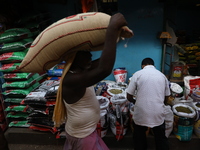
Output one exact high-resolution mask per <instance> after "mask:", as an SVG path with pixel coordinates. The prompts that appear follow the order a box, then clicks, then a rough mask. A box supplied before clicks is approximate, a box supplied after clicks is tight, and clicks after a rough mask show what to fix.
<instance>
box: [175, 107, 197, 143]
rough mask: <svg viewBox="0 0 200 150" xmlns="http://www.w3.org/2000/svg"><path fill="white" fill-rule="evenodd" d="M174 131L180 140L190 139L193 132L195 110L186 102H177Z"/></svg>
mask: <svg viewBox="0 0 200 150" xmlns="http://www.w3.org/2000/svg"><path fill="white" fill-rule="evenodd" d="M172 110H173V113H174V127H173V133H174V134H175V136H176V137H177V138H178V139H179V140H180V141H190V140H191V138H192V133H193V126H194V120H195V116H196V112H195V110H194V109H193V108H192V107H190V106H188V105H185V104H175V105H174V106H173V107H172Z"/></svg>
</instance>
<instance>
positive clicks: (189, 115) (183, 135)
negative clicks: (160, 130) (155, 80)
mask: <svg viewBox="0 0 200 150" xmlns="http://www.w3.org/2000/svg"><path fill="white" fill-rule="evenodd" d="M195 78H196V77H195ZM191 79H192V80H191ZM193 79H194V78H191V76H186V77H184V87H181V86H180V85H179V84H177V83H171V84H170V89H171V96H170V101H168V103H169V105H171V108H172V111H173V115H174V120H173V133H174V135H175V136H176V137H177V138H178V139H179V140H180V141H190V140H191V138H192V134H193V131H194V124H195V122H196V121H197V120H198V117H197V116H198V115H197V114H196V109H195V107H194V104H195V101H196V100H195V99H194V98H192V97H191V95H193V94H192V93H193V92H194V91H195V89H196V87H197V86H198V84H199V83H198V80H199V79H200V78H199V79H197V82H196V81H195V80H193ZM183 89H184V90H183Z"/></svg>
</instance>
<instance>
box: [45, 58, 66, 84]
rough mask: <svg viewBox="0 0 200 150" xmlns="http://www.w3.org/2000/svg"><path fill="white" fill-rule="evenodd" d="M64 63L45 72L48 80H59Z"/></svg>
mask: <svg viewBox="0 0 200 150" xmlns="http://www.w3.org/2000/svg"><path fill="white" fill-rule="evenodd" d="M64 65H65V62H64V61H63V62H61V63H59V64H57V65H55V66H54V67H52V68H51V69H49V70H47V75H48V78H47V79H48V80H60V78H61V76H62V73H63V69H64Z"/></svg>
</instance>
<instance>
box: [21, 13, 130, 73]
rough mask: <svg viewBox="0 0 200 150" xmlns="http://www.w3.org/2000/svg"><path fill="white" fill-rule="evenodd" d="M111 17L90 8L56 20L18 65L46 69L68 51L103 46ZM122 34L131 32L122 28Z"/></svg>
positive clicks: (127, 34)
mask: <svg viewBox="0 0 200 150" xmlns="http://www.w3.org/2000/svg"><path fill="white" fill-rule="evenodd" d="M109 21H110V16H109V15H107V14H105V13H101V12H88V13H81V14H77V15H73V16H69V17H66V18H63V19H61V20H59V21H57V22H55V23H53V24H52V25H50V26H49V27H47V28H46V29H45V30H44V31H43V32H41V33H40V34H39V35H38V36H37V38H36V39H35V40H34V41H33V43H32V45H31V47H30V49H29V51H28V53H27V55H26V56H25V58H24V60H23V61H22V63H21V64H20V66H18V67H17V69H19V70H21V71H23V72H36V73H37V72H44V71H46V70H48V69H50V68H52V67H53V66H55V65H56V64H58V63H59V62H61V60H63V59H64V58H65V57H66V56H68V54H69V53H73V52H77V51H81V50H87V51H98V50H102V49H103V45H104V40H105V34H106V30H107V26H108V24H109ZM124 28H127V27H124ZM119 34H120V33H119ZM121 36H122V37H131V36H132V35H131V34H129V32H126V31H125V32H123V30H122V32H121Z"/></svg>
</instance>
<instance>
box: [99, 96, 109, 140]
mask: <svg viewBox="0 0 200 150" xmlns="http://www.w3.org/2000/svg"><path fill="white" fill-rule="evenodd" d="M97 100H98V101H99V104H100V120H99V122H98V124H97V133H98V134H99V136H100V137H101V138H103V137H104V136H105V135H106V134H107V131H108V126H109V115H108V110H109V108H108V106H109V103H110V101H109V100H108V98H106V97H103V96H97Z"/></svg>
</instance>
